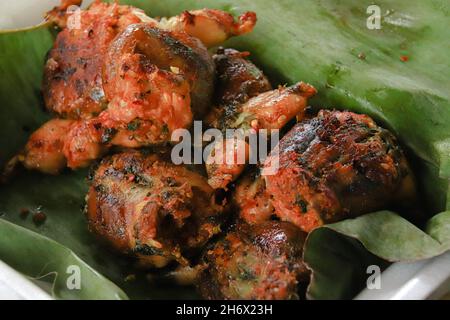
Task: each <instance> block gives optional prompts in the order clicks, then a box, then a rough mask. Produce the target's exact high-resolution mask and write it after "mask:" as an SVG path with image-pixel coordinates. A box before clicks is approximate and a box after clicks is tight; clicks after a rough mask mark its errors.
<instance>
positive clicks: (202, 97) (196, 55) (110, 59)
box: [103, 24, 215, 130]
mask: <svg viewBox="0 0 450 320" xmlns="http://www.w3.org/2000/svg"><path fill="white" fill-rule="evenodd" d="M214 76H215V69H214V63H213V60H212V58H211V57H210V55H209V53H208V51H207V50H206V48H205V47H204V46H203V45H202V43H201V42H200V41H199V40H197V39H195V38H193V37H190V36H189V35H187V34H185V33H174V32H168V31H163V30H161V29H158V28H155V27H151V26H149V25H148V24H136V25H131V26H129V27H128V28H126V30H124V32H122V33H121V34H120V35H119V36H118V37H117V38H116V39H115V40H114V42H113V43H112V44H111V46H110V49H109V50H108V54H107V55H106V60H105V68H104V72H103V79H104V88H105V93H106V97H107V98H108V100H109V101H111V104H112V106H110V107H109V108H128V109H132V110H133V111H134V109H137V110H139V108H142V109H143V110H142V112H147V113H149V114H151V112H152V111H153V110H152V109H155V110H156V111H154V112H157V111H158V112H159V114H157V116H158V117H157V118H161V117H163V116H165V117H166V118H173V119H178V117H180V116H184V118H186V119H185V120H183V121H182V122H183V123H182V124H183V126H180V124H177V123H175V124H173V125H172V123H171V122H170V121H169V120H170V119H165V120H166V121H165V122H166V123H168V126H169V129H170V130H172V129H173V128H172V126H174V127H176V128H180V127H186V123H184V122H187V124H188V125H190V122H191V121H192V113H194V114H195V117H196V118H197V119H200V118H201V117H202V116H203V115H204V114H205V111H206V110H207V109H208V108H209V106H210V104H211V102H212V101H211V99H212V94H213V89H214ZM166 83H167V84H166ZM191 101H192V111H191ZM164 102H166V104H167V105H168V106H171V108H169V109H167V110H166V109H163V108H162V106H163V103H164ZM159 106H161V107H159ZM177 106H179V108H176V107H177ZM158 107H159V108H158ZM135 112H137V111H135ZM189 115H190V117H188V116H189ZM188 120H190V121H188Z"/></svg>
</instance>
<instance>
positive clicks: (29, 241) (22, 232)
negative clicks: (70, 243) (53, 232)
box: [0, 219, 127, 300]
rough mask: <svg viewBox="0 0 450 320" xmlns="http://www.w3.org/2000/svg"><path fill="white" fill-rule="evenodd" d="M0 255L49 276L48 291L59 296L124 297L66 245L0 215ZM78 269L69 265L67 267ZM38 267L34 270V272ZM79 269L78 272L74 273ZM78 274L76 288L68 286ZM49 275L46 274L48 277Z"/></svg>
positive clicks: (26, 270) (26, 271)
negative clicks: (49, 289) (0, 244)
mask: <svg viewBox="0 0 450 320" xmlns="http://www.w3.org/2000/svg"><path fill="white" fill-rule="evenodd" d="M0 242H1V243H10V244H13V245H2V246H0V256H1V257H2V259H4V260H6V261H8V263H9V264H10V265H11V266H12V267H13V268H15V269H16V270H18V271H20V272H22V273H24V274H27V275H30V276H31V277H32V278H34V279H43V280H45V279H48V278H50V279H49V280H50V282H51V283H50V284H49V286H50V288H51V293H52V295H53V296H54V297H58V298H61V299H108V300H116V299H126V298H127V296H126V295H125V293H124V292H123V291H122V290H121V289H120V288H118V287H117V286H116V285H115V284H113V283H112V282H110V281H109V280H107V279H105V278H104V277H103V276H102V275H100V274H99V273H98V272H97V271H95V270H94V269H92V268H91V267H90V266H89V265H88V264H86V262H84V261H83V260H81V259H80V258H79V257H78V256H77V255H75V254H74V253H73V251H71V250H70V249H68V248H67V247H65V246H63V245H61V244H59V243H57V242H55V241H53V240H50V239H49V238H47V237H44V236H42V235H40V234H39V233H36V232H33V231H30V230H29V229H25V228H23V227H20V226H18V225H15V224H12V223H10V222H7V221H5V220H3V219H0ZM73 266H75V267H77V268H79V269H75V270H76V271H75V272H76V274H75V272H74V271H73V270H74V269H71V267H73ZM37 271H38V272H37ZM78 271H79V273H78ZM78 274H79V275H80V278H79V279H80V284H79V288H78V286H77V287H75V288H74V287H73V286H68V285H67V283H68V282H69V284H73V283H75V282H72V281H76V280H72V279H71V278H70V277H71V276H73V275H75V276H78ZM49 276H50V277H49Z"/></svg>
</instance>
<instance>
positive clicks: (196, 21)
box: [158, 8, 256, 48]
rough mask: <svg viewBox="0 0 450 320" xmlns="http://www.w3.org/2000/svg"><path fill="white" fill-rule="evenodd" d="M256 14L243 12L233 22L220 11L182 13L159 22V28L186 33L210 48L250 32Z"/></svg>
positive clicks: (229, 15)
mask: <svg viewBox="0 0 450 320" xmlns="http://www.w3.org/2000/svg"><path fill="white" fill-rule="evenodd" d="M255 24H256V14H255V13H254V12H250V11H248V12H245V13H243V14H242V15H240V16H239V17H238V21H235V19H234V17H233V16H232V15H231V14H229V13H227V12H225V11H221V10H215V9H206V8H205V9H200V10H192V11H184V12H183V13H181V14H180V15H178V16H175V17H171V18H169V19H166V18H163V19H161V20H160V21H159V25H158V26H159V27H160V28H163V29H167V30H170V31H176V32H180V31H182V32H186V33H187V34H189V35H190V36H193V37H195V38H197V39H199V40H200V41H202V42H203V44H204V45H205V46H206V47H208V48H210V47H214V46H217V45H220V44H221V43H222V42H224V41H225V40H227V39H228V38H230V37H234V36H240V35H243V34H246V33H249V32H252V30H253V28H254V26H255Z"/></svg>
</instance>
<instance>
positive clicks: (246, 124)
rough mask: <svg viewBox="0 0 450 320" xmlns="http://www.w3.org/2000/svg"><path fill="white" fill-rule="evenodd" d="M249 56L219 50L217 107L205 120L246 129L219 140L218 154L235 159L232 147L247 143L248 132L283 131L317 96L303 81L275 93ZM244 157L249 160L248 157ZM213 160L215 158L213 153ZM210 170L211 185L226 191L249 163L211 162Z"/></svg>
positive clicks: (224, 127) (216, 125) (213, 124)
mask: <svg viewBox="0 0 450 320" xmlns="http://www.w3.org/2000/svg"><path fill="white" fill-rule="evenodd" d="M248 55H249V53H248V52H239V51H236V50H234V49H219V50H218V51H217V54H216V55H215V56H214V61H215V63H216V70H217V73H218V80H217V82H218V86H217V87H218V90H217V93H216V99H215V100H216V101H215V102H216V106H215V107H214V108H213V110H212V111H211V112H210V113H209V114H208V116H207V117H206V119H205V120H206V123H207V124H208V126H210V127H213V128H216V129H219V130H221V131H222V132H225V131H226V130H227V129H242V130H243V133H244V137H242V138H240V139H239V138H237V137H226V138H225V139H223V140H221V141H217V142H216V144H217V145H216V146H215V147H214V148H213V150H212V152H216V153H217V151H218V150H219V151H220V150H226V152H222V153H223V154H228V155H230V156H231V158H238V157H239V154H238V153H237V152H236V149H235V148H231V147H229V146H232V145H236V144H244V143H246V142H245V139H246V138H245V134H246V133H249V132H251V131H252V132H257V131H258V130H260V129H267V130H269V131H268V133H269V134H270V133H271V131H270V130H272V129H275V130H278V129H281V128H282V127H283V126H284V125H286V124H287V123H288V122H289V121H290V120H291V119H293V118H294V117H295V116H298V117H303V114H304V112H305V108H306V106H307V99H308V98H309V97H311V96H313V95H314V94H315V93H316V90H315V89H314V88H313V87H312V86H310V85H309V84H306V83H303V82H300V83H297V84H295V85H293V86H292V87H288V88H286V87H279V88H278V89H275V90H271V85H270V83H269V81H268V80H267V78H266V77H265V76H264V74H263V73H262V71H261V70H259V69H258V68H257V67H256V66H255V65H254V64H253V63H251V62H250V61H249V60H248V59H247V56H248ZM240 140H242V141H240ZM247 149H249V148H247ZM250 151H251V150H250ZM233 153H234V154H233ZM241 156H244V157H245V158H248V155H247V154H245V155H241ZM210 158H214V157H213V155H212V154H210ZM219 160H220V157H219ZM206 168H207V171H208V176H209V181H210V183H211V186H213V187H214V188H224V189H226V188H227V185H228V184H229V183H230V182H232V181H234V180H235V179H236V178H237V177H238V176H239V175H240V174H241V173H242V171H243V170H244V168H245V164H244V165H243V164H242V163H239V162H236V163H230V162H227V163H225V162H223V161H222V162H215V163H209V162H207V165H206Z"/></svg>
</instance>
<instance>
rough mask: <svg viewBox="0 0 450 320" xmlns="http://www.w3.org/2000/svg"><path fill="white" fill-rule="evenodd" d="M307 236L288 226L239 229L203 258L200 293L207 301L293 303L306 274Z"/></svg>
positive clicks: (274, 224) (275, 224)
mask: <svg viewBox="0 0 450 320" xmlns="http://www.w3.org/2000/svg"><path fill="white" fill-rule="evenodd" d="M305 238H306V234H305V233H303V232H302V231H300V230H299V229H298V228H296V227H295V226H294V225H292V224H290V223H287V222H278V221H269V222H264V223H262V224H259V225H254V226H249V225H240V226H239V227H238V228H237V230H236V231H232V232H230V233H228V234H227V235H226V237H225V238H224V239H223V240H220V241H219V242H217V243H216V244H215V245H214V247H213V248H211V249H210V250H208V251H207V252H206V253H205V255H204V261H205V264H206V267H205V270H204V271H203V272H202V274H201V275H200V277H199V284H198V287H199V291H200V293H201V294H202V296H203V297H204V298H206V299H251V300H255V299H257V300H263V299H277V300H281V299H296V298H298V294H297V284H298V282H299V281H303V280H306V279H307V277H308V271H307V269H306V267H305V266H304V264H303V261H302V251H303V244H304V241H305Z"/></svg>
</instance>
